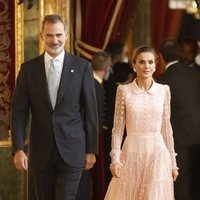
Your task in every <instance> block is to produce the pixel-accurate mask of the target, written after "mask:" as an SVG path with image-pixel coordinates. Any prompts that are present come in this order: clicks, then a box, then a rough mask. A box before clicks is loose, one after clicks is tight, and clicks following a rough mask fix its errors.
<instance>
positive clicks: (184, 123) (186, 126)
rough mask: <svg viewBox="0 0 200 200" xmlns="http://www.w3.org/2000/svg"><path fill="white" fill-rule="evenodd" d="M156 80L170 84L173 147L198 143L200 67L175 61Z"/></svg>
mask: <svg viewBox="0 0 200 200" xmlns="http://www.w3.org/2000/svg"><path fill="white" fill-rule="evenodd" d="M157 81H158V82H159V83H163V84H168V85H169V86H170V91H171V123H172V128H173V135H174V142H175V147H178V148H179V147H187V146H190V145H195V144H200V67H199V66H196V67H191V68H189V67H187V66H183V65H181V64H180V63H176V64H173V65H171V66H169V68H168V69H167V70H166V72H164V73H163V74H162V75H160V76H159V77H158V78H157Z"/></svg>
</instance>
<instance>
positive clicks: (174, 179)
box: [172, 169, 178, 181]
mask: <svg viewBox="0 0 200 200" xmlns="http://www.w3.org/2000/svg"><path fill="white" fill-rule="evenodd" d="M177 176H178V169H173V170H172V178H173V181H176V179H177Z"/></svg>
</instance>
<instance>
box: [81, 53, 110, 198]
mask: <svg viewBox="0 0 200 200" xmlns="http://www.w3.org/2000/svg"><path fill="white" fill-rule="evenodd" d="M111 65H112V61H111V55H110V54H109V53H107V52H104V51H101V52H97V53H95V54H94V55H93V56H92V68H93V76H94V83H95V91H96V97H97V109H98V127H99V154H98V156H97V161H96V163H95V165H94V167H93V169H92V170H84V172H83V175H82V177H81V182H80V185H79V191H78V197H77V200H90V199H93V200H102V199H104V195H105V185H104V184H105V183H104V155H103V139H104V138H103V135H102V130H103V120H104V117H105V116H104V115H105V113H104V112H105V105H104V104H105V102H104V89H103V80H104V77H105V76H107V74H108V73H109V72H110V69H111ZM83 194H84V196H83Z"/></svg>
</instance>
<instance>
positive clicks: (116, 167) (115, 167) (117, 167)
mask: <svg viewBox="0 0 200 200" xmlns="http://www.w3.org/2000/svg"><path fill="white" fill-rule="evenodd" d="M121 167H122V164H121V163H115V164H111V165H110V171H111V173H112V175H113V176H114V177H116V178H120V175H121Z"/></svg>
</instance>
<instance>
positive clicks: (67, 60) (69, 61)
mask: <svg viewBox="0 0 200 200" xmlns="http://www.w3.org/2000/svg"><path fill="white" fill-rule="evenodd" d="M73 61H74V60H73V57H72V56H71V55H70V54H68V53H67V52H65V57H64V63H63V70H62V74H61V79H60V85H59V89H58V95H57V101H56V105H57V104H59V102H60V100H61V99H62V97H63V95H64V93H65V89H66V87H67V83H68V81H69V79H70V75H71V73H73V72H74V71H73V70H74V69H73V67H72V66H73Z"/></svg>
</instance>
